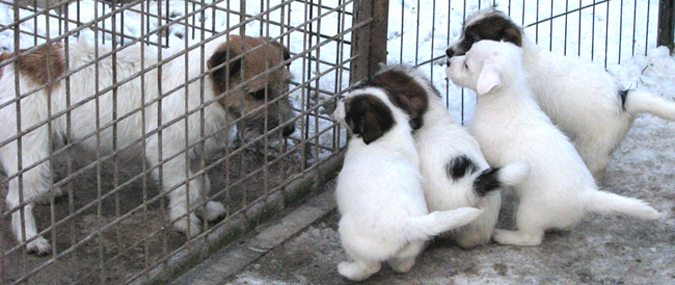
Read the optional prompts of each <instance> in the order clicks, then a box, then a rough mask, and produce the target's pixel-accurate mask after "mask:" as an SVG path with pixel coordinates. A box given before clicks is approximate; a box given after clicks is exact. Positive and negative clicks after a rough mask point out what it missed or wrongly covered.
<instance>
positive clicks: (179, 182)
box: [146, 131, 202, 237]
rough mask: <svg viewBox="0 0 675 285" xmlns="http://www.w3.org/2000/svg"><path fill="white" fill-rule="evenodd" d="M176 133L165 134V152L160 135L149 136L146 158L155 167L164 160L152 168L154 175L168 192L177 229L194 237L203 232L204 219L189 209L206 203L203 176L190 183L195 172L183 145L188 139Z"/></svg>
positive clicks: (170, 211) (170, 212)
mask: <svg viewBox="0 0 675 285" xmlns="http://www.w3.org/2000/svg"><path fill="white" fill-rule="evenodd" d="M175 135H176V134H173V133H170V132H168V131H167V132H166V133H165V134H163V136H164V139H163V140H162V141H163V143H162V147H161V149H162V151H161V153H160V152H159V149H160V148H159V143H158V141H159V140H158V138H157V136H152V137H150V138H148V140H147V144H146V148H147V149H146V158H147V159H148V162H149V164H150V166H151V167H155V166H158V165H160V163H161V166H159V167H158V168H155V169H154V170H153V171H152V175H153V177H155V179H158V180H160V181H161V183H162V189H163V190H164V191H165V192H168V196H169V219H170V221H171V222H172V223H173V225H174V227H175V228H176V229H177V230H179V231H181V232H183V233H185V234H186V235H188V236H189V237H194V236H196V235H198V234H199V233H200V232H201V227H200V221H199V218H197V215H196V214H195V212H194V211H189V210H190V209H192V210H194V209H195V208H194V206H195V205H198V203H200V202H202V196H201V191H202V185H201V178H196V179H192V180H190V181H189V182H187V181H188V178H189V177H191V176H193V173H192V171H191V170H190V165H189V161H188V160H187V157H186V156H187V154H186V152H187V150H185V145H182V146H181V142H184V140H181V139H179V138H180V136H178V137H175ZM167 137H173V138H172V139H170V138H167ZM174 156H175V157H174ZM162 160H164V161H162ZM160 172H161V173H160ZM174 188H175V189H174ZM188 203H189V205H188Z"/></svg>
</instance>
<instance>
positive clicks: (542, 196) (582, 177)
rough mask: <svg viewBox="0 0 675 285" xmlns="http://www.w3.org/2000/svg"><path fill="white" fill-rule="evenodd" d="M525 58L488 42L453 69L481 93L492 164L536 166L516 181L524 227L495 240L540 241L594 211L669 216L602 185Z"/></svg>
mask: <svg viewBox="0 0 675 285" xmlns="http://www.w3.org/2000/svg"><path fill="white" fill-rule="evenodd" d="M522 57H523V50H522V49H520V48H518V47H517V46H515V45H513V44H511V43H507V42H495V41H488V40H485V41H480V42H477V43H475V44H474V45H473V47H472V48H471V50H469V52H467V53H466V55H464V56H455V57H453V58H451V59H450V62H449V66H448V68H447V75H448V77H449V78H450V79H452V81H453V82H454V83H455V84H457V85H459V86H462V87H467V88H471V89H473V90H474V91H476V94H478V99H477V105H476V112H475V113H474V117H473V120H472V123H471V131H472V134H473V135H474V137H475V138H476V140H477V141H478V143H479V144H480V146H481V150H482V151H483V154H484V155H485V158H486V159H487V161H488V163H490V165H492V166H495V167H499V166H503V165H507V164H509V163H513V162H515V161H521V160H526V161H528V162H529V163H530V166H531V173H530V175H529V177H528V178H526V179H525V181H523V182H522V183H521V184H518V185H516V186H514V190H515V193H516V195H517V196H518V198H519V200H520V203H519V205H518V210H517V211H516V225H517V227H518V230H516V231H509V230H495V233H494V236H493V239H494V240H495V241H496V242H498V243H500V244H510V245H520V246H535V245H539V244H540V243H541V242H542V239H543V237H544V231H545V230H547V229H554V228H556V229H566V228H570V227H572V226H573V225H575V224H576V223H577V222H579V221H580V220H581V219H582V218H583V217H584V216H585V215H586V214H587V213H590V212H598V213H619V214H625V215H629V216H633V217H637V218H640V219H646V220H651V219H657V218H659V217H661V216H662V215H661V214H660V213H659V212H658V211H656V210H655V209H654V208H652V207H650V206H648V205H647V204H646V203H645V202H643V201H641V200H638V199H634V198H627V197H622V196H619V195H616V194H612V193H608V192H604V191H599V190H598V187H597V186H596V184H595V181H594V179H593V176H592V175H591V173H590V172H589V170H588V168H586V166H585V165H584V163H583V161H582V160H581V157H579V155H578V153H577V152H576V150H575V149H574V146H572V144H571V143H570V142H569V140H568V138H567V137H565V135H564V134H563V133H562V132H560V131H559V130H558V129H557V128H556V127H555V126H554V125H553V124H552V123H551V120H550V119H549V118H548V117H547V116H546V114H544V112H542V111H541V109H540V108H539V106H538V105H537V103H536V102H535V100H534V99H533V95H532V91H531V90H530V88H529V86H528V84H527V81H526V80H527V73H526V71H525V69H524V67H523V61H522V60H523V59H522Z"/></svg>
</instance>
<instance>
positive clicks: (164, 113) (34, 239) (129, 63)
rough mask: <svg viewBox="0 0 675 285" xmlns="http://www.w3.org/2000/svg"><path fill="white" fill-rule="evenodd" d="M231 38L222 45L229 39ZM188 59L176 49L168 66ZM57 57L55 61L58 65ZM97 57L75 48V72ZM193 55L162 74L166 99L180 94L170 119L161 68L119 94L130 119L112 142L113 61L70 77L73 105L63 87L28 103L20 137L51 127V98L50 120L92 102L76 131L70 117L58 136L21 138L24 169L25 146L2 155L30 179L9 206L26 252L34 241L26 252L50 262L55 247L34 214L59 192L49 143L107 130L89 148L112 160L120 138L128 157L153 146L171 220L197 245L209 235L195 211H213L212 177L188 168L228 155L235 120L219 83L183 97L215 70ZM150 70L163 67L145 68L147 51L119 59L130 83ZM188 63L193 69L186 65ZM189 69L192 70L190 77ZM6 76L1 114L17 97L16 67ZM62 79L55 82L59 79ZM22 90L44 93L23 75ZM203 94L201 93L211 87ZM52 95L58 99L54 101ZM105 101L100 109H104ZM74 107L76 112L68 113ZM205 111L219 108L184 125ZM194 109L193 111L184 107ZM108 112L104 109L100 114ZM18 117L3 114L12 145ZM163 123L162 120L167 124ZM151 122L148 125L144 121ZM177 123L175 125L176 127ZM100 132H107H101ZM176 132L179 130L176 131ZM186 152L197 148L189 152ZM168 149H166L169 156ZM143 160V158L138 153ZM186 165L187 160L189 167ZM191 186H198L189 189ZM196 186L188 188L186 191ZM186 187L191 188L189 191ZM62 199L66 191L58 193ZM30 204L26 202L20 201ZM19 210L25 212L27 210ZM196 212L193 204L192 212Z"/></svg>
mask: <svg viewBox="0 0 675 285" xmlns="http://www.w3.org/2000/svg"><path fill="white" fill-rule="evenodd" d="M225 38H226V37H223V39H225ZM221 45H223V42H222V41H218V40H216V41H212V42H210V43H208V44H206V45H205V49H204V54H206V55H207V56H209V55H211V54H213V53H214V52H216V50H217V49H219V48H220V47H221ZM181 51H183V48H178V49H169V50H167V51H165V53H164V55H165V56H164V58H168V57H169V56H171V55H172V54H174V53H177V52H181ZM107 52H110V50H109V49H108V48H105V47H99V48H98V54H100V55H103V54H105V53H107ZM53 56H54V55H53ZM96 56H97V54H96V49H95V48H94V47H92V46H89V45H88V44H87V43H86V42H83V41H82V42H75V43H71V45H70V49H69V58H70V63H69V64H70V66H71V67H72V69H76V68H78V67H80V66H83V65H84V64H87V63H89V62H92V61H93V60H94V59H96ZM185 57H186V55H185V54H183V55H179V56H178V57H176V58H175V59H173V60H170V61H168V62H166V63H163V64H162V69H163V73H162V74H161V83H162V92H164V93H165V94H166V93H167V92H168V91H169V90H173V89H176V90H175V92H173V93H171V94H170V95H166V97H164V98H162V99H161V111H160V110H159V109H158V103H157V102H156V101H155V102H154V103H150V102H153V101H154V100H157V99H158V97H159V95H158V88H157V83H158V77H159V76H160V75H159V74H158V72H157V69H156V68H153V69H150V70H149V71H147V72H146V73H145V74H144V76H143V78H144V80H145V85H142V84H141V79H140V77H137V78H135V79H133V80H131V81H129V82H127V83H125V84H122V85H120V86H119V87H118V88H117V101H116V104H117V114H118V117H119V116H122V115H126V114H131V115H130V116H128V117H127V118H124V119H122V120H120V121H119V122H117V133H116V134H113V129H112V127H107V126H109V125H110V124H112V119H113V113H112V112H113V108H112V106H113V94H112V92H110V91H108V92H105V93H103V94H102V95H100V96H98V97H95V96H94V95H95V94H97V88H107V87H108V86H111V85H112V84H113V80H112V76H113V74H112V71H113V64H114V63H113V62H112V60H111V57H109V56H108V57H106V58H104V59H100V60H98V61H97V64H96V65H89V66H88V67H86V68H84V69H83V70H81V71H79V72H75V73H74V74H72V76H70V81H69V82H70V86H69V87H70V90H69V93H70V96H69V97H68V96H67V95H66V92H67V91H66V87H67V84H66V83H65V81H59V82H57V83H55V84H54V85H53V87H52V88H43V89H41V90H40V91H38V92H37V93H35V94H32V95H29V96H26V97H25V98H23V99H21V100H20V104H21V114H20V115H21V122H20V124H21V127H22V128H23V130H24V131H25V130H27V129H29V128H31V127H33V126H37V125H38V124H40V123H42V122H45V121H47V120H48V119H49V118H50V117H49V116H50V114H49V113H48V110H49V109H50V108H49V106H48V104H49V102H48V99H49V98H51V114H57V113H59V112H62V111H65V110H67V107H68V106H73V105H74V104H75V103H79V102H86V103H84V104H83V105H81V106H79V107H76V108H74V109H72V110H71V111H70V117H71V118H72V119H71V120H70V124H71V125H70V126H67V121H66V118H67V117H66V116H65V115H61V116H57V117H55V118H53V119H52V120H51V126H50V127H51V132H52V133H51V134H50V133H49V130H48V127H49V126H48V125H47V124H44V125H42V126H40V127H37V128H36V129H34V130H32V131H29V132H27V133H25V134H23V135H22V136H21V153H22V155H21V158H20V159H21V161H19V157H18V155H17V154H18V147H19V146H18V142H17V140H12V141H11V142H10V143H8V144H6V145H4V146H0V161H1V162H2V165H3V166H4V169H5V171H6V172H7V174H8V175H9V176H12V175H15V173H17V171H18V170H19V165H21V167H22V169H29V168H30V169H29V170H26V171H25V172H24V173H23V174H22V180H23V186H22V189H23V193H22V194H21V193H20V190H19V189H20V186H19V179H18V178H13V179H11V180H9V194H8V196H7V199H6V201H7V205H8V206H9V209H10V210H12V209H15V212H14V213H12V230H13V232H14V235H15V236H16V238H17V239H18V241H19V242H24V241H28V243H27V245H26V248H27V250H28V251H29V252H35V253H37V254H40V255H41V254H45V253H48V252H49V251H50V244H49V242H48V241H47V240H46V239H44V238H43V237H42V236H39V235H38V231H37V228H36V224H35V218H34V216H33V213H32V208H33V202H34V200H35V199H39V198H40V196H42V195H44V194H45V193H47V191H48V190H49V188H50V187H51V183H52V182H51V180H50V175H49V172H50V165H49V160H44V159H45V158H48V157H49V155H50V148H51V145H50V141H51V140H50V137H51V136H52V135H54V136H57V137H67V138H68V139H70V140H72V141H77V140H80V139H83V138H84V137H86V136H89V135H90V134H94V133H95V132H96V131H97V128H98V127H99V126H100V127H101V128H104V127H105V129H103V130H102V131H101V132H100V135H99V136H96V135H94V136H90V137H89V138H87V139H84V140H83V141H82V143H81V144H82V145H83V146H84V147H86V148H88V149H92V150H96V149H97V147H100V149H101V150H102V151H103V152H104V153H103V155H105V154H107V153H110V152H111V151H113V137H115V139H116V142H117V146H116V147H117V149H123V148H125V147H127V146H129V145H132V144H136V145H137V147H136V148H139V147H138V146H139V145H140V144H139V143H138V142H137V141H139V140H140V139H142V138H143V136H147V137H146V138H145V156H146V159H147V161H148V163H149V164H150V166H153V167H154V166H157V165H159V164H162V167H161V170H162V173H161V177H162V181H163V185H162V186H163V189H165V191H168V190H169V189H171V188H176V189H174V190H172V191H170V192H169V194H168V197H169V200H170V202H169V217H170V219H171V221H172V222H173V224H174V226H175V227H176V228H177V229H178V230H180V231H182V232H185V233H186V234H188V235H189V236H195V235H197V234H199V232H200V228H201V226H200V223H201V222H200V220H199V219H198V217H197V216H196V215H195V213H194V210H195V209H201V205H204V197H205V193H203V192H204V191H207V190H208V189H209V188H210V187H209V186H210V185H209V180H208V177H207V176H205V177H204V179H202V178H201V177H197V178H196V179H195V177H194V173H195V171H197V170H198V169H195V167H193V166H192V165H190V164H187V161H188V159H189V160H194V159H196V158H198V157H199V155H200V154H201V153H202V152H203V151H208V150H213V149H216V148H218V147H220V146H221V145H222V140H221V138H222V136H223V135H226V133H227V131H222V130H223V129H224V128H226V127H227V126H226V124H227V123H226V122H227V121H228V119H227V117H228V116H231V114H228V112H227V111H226V110H225V109H224V108H223V107H222V106H221V104H219V102H214V101H216V100H215V99H216V97H215V96H216V95H218V94H214V93H215V92H214V85H215V83H214V82H212V80H210V78H205V79H204V80H195V81H194V82H193V83H190V84H189V85H188V86H187V89H189V91H188V92H189V93H188V94H186V88H185V87H179V85H180V84H183V83H184V82H185V78H186V73H187V78H190V79H193V78H196V77H197V76H199V75H200V74H201V73H202V72H204V71H205V70H209V67H208V66H207V63H206V62H205V61H204V60H203V59H202V56H201V50H200V49H194V50H192V51H190V52H188V53H187V59H186V58H185ZM142 60H144V68H148V67H150V66H152V65H153V64H156V63H157V62H158V58H157V56H156V55H155V54H151V53H149V52H146V53H145V57H144V58H141V50H140V47H139V46H132V47H129V48H126V49H124V50H121V51H118V52H117V62H116V64H117V78H118V79H124V78H130V77H132V76H133V75H134V74H136V73H138V72H140V71H141V61H142ZM186 62H187V63H186ZM186 68H187V69H186ZM3 73H4V74H3V76H2V77H1V78H0V104H6V103H8V102H11V101H12V100H14V99H15V97H16V95H15V94H16V93H17V92H16V91H15V78H16V77H15V76H16V75H15V69H14V65H12V64H9V65H6V66H5V67H4V72H3ZM94 76H98V87H97V86H96V85H95V82H96V80H95V79H94ZM54 77H56V76H53V77H52V78H54ZM18 78H19V88H20V92H21V94H25V93H27V92H29V91H31V90H34V89H37V88H38V87H39V85H40V84H36V83H35V82H34V79H32V78H30V76H27V75H26V74H24V73H21V72H19V75H18ZM201 82H203V86H201V85H200V84H202V83H201ZM49 89H51V94H47V92H48V90H49ZM200 90H203V101H202V98H201V96H200V92H201V91H200ZM95 98H96V99H95ZM142 98H144V100H145V103H150V104H149V105H148V106H147V107H145V108H144V110H143V112H140V111H133V110H136V109H141V106H142V104H143V102H142ZM69 102H70V103H69ZM203 102H212V103H211V104H208V105H206V106H205V107H203V116H204V118H205V120H204V121H203V122H202V121H201V119H200V117H201V114H200V112H194V113H192V114H191V115H189V117H188V119H187V120H185V119H184V118H181V117H182V116H184V115H185V112H186V110H198V109H199V108H201V107H200V105H201V104H203ZM186 104H187V107H186V106H185V105H186ZM97 105H99V106H100V107H97ZM16 110H17V107H16V103H9V105H8V106H5V107H3V108H2V109H0V122H2V124H0V141H5V140H8V139H12V137H13V136H16V135H17V118H18V116H17V112H16ZM160 114H161V118H158V115H160ZM142 116H145V117H144V118H143V117H142ZM158 119H159V120H161V124H163V125H164V126H165V127H164V128H163V129H162V130H161V142H160V137H159V136H158V133H157V132H156V131H157V129H158V122H159V121H158ZM174 120H175V122H174V123H171V122H172V121H174ZM97 122H98V123H97ZM169 123H171V124H169ZM202 124H203V126H204V133H202V132H201V130H202V128H201V126H202ZM203 137H207V138H208V139H206V141H204V149H201V148H199V147H196V146H195V145H198V144H197V143H198V142H199V140H200V139H201V138H203ZM186 143H187V144H189V145H191V146H192V147H190V148H188V149H186ZM160 145H161V147H160ZM138 153H139V155H140V150H138ZM186 156H187V158H186ZM152 175H153V176H154V177H155V178H157V177H159V175H160V173H159V170H158V169H157V168H155V169H154V170H153V171H152ZM188 179H189V180H188ZM186 181H187V183H186ZM181 184H182V185H181ZM55 191H56V192H58V189H55ZM21 195H22V196H23V197H22V199H20V196H21ZM20 201H23V202H24V203H26V206H25V207H24V208H23V210H22V209H20V208H18V207H19V206H20ZM188 202H189V204H190V206H189V209H188ZM205 209H206V213H203V215H204V217H205V219H206V220H209V221H210V220H214V219H216V218H218V217H219V216H221V215H223V214H224V213H225V207H224V206H223V205H222V204H221V203H220V202H213V201H209V202H207V203H205ZM22 216H23V222H24V224H25V232H24V231H23V228H22V226H21V224H22V222H21V217H22Z"/></svg>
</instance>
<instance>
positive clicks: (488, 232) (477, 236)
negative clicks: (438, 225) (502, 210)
mask: <svg viewBox="0 0 675 285" xmlns="http://www.w3.org/2000/svg"><path fill="white" fill-rule="evenodd" d="M501 201H502V199H501V195H500V193H499V192H492V193H489V194H488V195H487V196H485V197H484V198H483V200H482V201H480V203H478V205H477V208H479V209H481V210H483V214H481V215H480V216H479V217H478V218H477V219H476V220H475V221H473V222H472V223H470V224H468V225H466V226H464V227H462V228H459V229H458V230H457V232H456V234H455V235H454V236H455V240H456V241H457V244H459V246H461V247H463V248H471V247H474V246H477V245H481V244H485V243H488V242H489V241H490V238H491V237H492V232H493V231H494V229H495V225H497V218H498V216H499V207H500V206H501V204H502V202H501Z"/></svg>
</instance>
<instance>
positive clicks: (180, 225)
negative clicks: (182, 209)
mask: <svg viewBox="0 0 675 285" xmlns="http://www.w3.org/2000/svg"><path fill="white" fill-rule="evenodd" d="M188 217H189V219H190V222H189V223H188ZM188 217H182V218H180V219H178V220H176V222H174V223H173V226H174V227H175V228H176V229H177V230H178V231H180V232H182V233H185V235H187V236H188V237H195V236H197V235H199V233H201V227H200V226H199V223H200V221H199V218H197V215H195V214H190V215H189V216H188ZM188 224H189V227H188Z"/></svg>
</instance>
